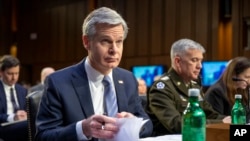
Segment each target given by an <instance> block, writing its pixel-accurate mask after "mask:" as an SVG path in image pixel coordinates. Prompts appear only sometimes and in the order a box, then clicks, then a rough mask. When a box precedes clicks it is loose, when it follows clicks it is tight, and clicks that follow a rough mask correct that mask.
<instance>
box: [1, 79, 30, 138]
mask: <svg viewBox="0 0 250 141" xmlns="http://www.w3.org/2000/svg"><path fill="white" fill-rule="evenodd" d="M15 89H16V94H17V99H18V104H19V108H20V110H25V111H26V95H27V89H25V88H24V87H22V86H21V85H19V84H15ZM7 118H8V115H7V102H6V94H5V91H4V88H3V83H2V81H0V123H4V122H7ZM0 138H2V139H3V140H5V141H17V140H20V141H21V140H23V141H25V140H27V139H28V124H27V121H23V122H20V123H16V124H12V125H8V126H3V127H2V126H0Z"/></svg>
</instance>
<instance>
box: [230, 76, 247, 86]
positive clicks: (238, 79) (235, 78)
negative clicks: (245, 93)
mask: <svg viewBox="0 0 250 141" xmlns="http://www.w3.org/2000/svg"><path fill="white" fill-rule="evenodd" d="M232 80H233V81H244V82H246V83H247V85H248V82H247V81H246V80H244V79H240V78H237V77H233V78H232Z"/></svg>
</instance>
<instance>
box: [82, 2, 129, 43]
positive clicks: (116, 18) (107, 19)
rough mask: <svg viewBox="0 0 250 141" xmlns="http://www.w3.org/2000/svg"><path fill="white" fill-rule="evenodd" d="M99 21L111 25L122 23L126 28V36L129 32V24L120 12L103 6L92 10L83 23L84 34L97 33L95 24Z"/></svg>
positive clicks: (89, 35)
mask: <svg viewBox="0 0 250 141" xmlns="http://www.w3.org/2000/svg"><path fill="white" fill-rule="evenodd" d="M98 23H107V24H110V25H119V24H121V25H122V26H123V29H124V38H123V39H125V38H126V37H127V34H128V26H127V23H126V22H125V20H124V19H123V18H122V17H121V15H120V14H118V13H117V12H116V11H114V10H112V9H110V8H107V7H101V8H98V9H96V10H94V11H92V12H91V13H90V14H89V15H88V16H87V17H86V19H85V20H84V22H83V25H82V34H83V36H85V35H86V36H88V37H92V36H93V35H94V34H95V33H96V27H95V25H96V24H98Z"/></svg>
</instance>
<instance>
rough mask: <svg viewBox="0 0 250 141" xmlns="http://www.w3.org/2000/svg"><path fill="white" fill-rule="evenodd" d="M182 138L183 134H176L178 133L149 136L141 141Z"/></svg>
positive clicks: (173, 140) (171, 140) (170, 140)
mask: <svg viewBox="0 0 250 141" xmlns="http://www.w3.org/2000/svg"><path fill="white" fill-rule="evenodd" d="M181 140H182V136H181V134H176V135H164V136H157V137H148V138H143V139H140V140H139V141H181Z"/></svg>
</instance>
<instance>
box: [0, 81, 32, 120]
mask: <svg viewBox="0 0 250 141" xmlns="http://www.w3.org/2000/svg"><path fill="white" fill-rule="evenodd" d="M15 90H16V94H17V100H18V104H19V108H20V110H25V111H26V95H27V89H25V88H24V87H22V86H21V85H19V84H15ZM7 118H8V115H7V102H6V94H5V91H4V87H3V83H2V81H0V123H3V122H7Z"/></svg>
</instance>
